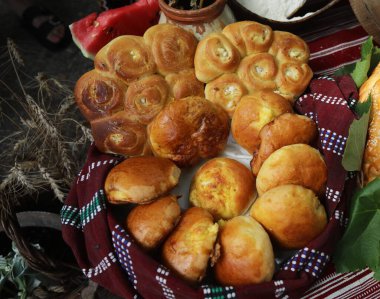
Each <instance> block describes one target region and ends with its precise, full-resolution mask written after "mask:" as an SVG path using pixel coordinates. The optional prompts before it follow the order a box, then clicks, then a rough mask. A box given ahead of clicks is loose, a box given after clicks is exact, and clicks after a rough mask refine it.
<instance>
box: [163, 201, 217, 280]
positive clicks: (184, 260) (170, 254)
mask: <svg viewBox="0 0 380 299" xmlns="http://www.w3.org/2000/svg"><path fill="white" fill-rule="evenodd" d="M217 235H218V224H216V223H215V224H214V220H213V218H212V216H211V214H210V213H209V212H207V211H206V210H204V209H201V208H198V207H193V208H190V209H188V210H186V212H185V213H184V214H183V216H182V217H181V220H180V222H179V223H178V225H177V227H176V228H175V230H174V232H173V233H172V234H170V235H169V237H168V239H167V240H166V241H165V243H164V245H163V248H162V258H163V261H164V263H165V264H166V265H167V266H168V267H169V268H170V269H171V270H172V271H174V273H176V274H177V275H179V276H180V277H182V278H183V279H185V280H187V281H189V282H200V281H201V280H202V279H203V277H204V276H205V274H206V269H207V266H208V261H209V259H210V257H211V255H212V253H213V249H214V243H215V240H216V238H217Z"/></svg>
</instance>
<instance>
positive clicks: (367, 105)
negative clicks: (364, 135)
mask: <svg viewBox="0 0 380 299" xmlns="http://www.w3.org/2000/svg"><path fill="white" fill-rule="evenodd" d="M371 105H372V97H371V95H369V96H368V99H367V101H365V102H357V103H356V105H355V108H354V110H355V113H356V114H357V115H358V116H359V117H361V116H363V114H364V113H367V112H369V111H370V109H371Z"/></svg>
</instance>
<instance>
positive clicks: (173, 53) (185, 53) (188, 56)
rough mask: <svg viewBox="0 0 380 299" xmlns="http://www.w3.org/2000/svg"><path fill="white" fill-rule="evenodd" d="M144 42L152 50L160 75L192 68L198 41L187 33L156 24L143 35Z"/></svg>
mask: <svg viewBox="0 0 380 299" xmlns="http://www.w3.org/2000/svg"><path fill="white" fill-rule="evenodd" d="M144 40H145V42H146V43H147V45H148V46H149V47H150V48H151V49H152V53H153V57H154V61H155V62H156V64H157V69H158V72H159V73H160V74H162V75H164V76H165V75H167V74H169V73H176V72H179V71H181V70H183V69H187V68H193V67H194V54H195V49H196V47H197V43H198V41H197V39H196V38H195V36H194V35H193V34H192V33H190V32H189V31H186V30H185V29H183V28H181V27H178V26H176V25H173V24H157V25H155V26H152V27H150V28H149V29H148V30H147V31H146V32H145V33H144Z"/></svg>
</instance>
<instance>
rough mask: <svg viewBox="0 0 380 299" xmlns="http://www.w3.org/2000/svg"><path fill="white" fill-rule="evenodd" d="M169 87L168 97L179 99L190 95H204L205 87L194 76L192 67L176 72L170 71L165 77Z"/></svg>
mask: <svg viewBox="0 0 380 299" xmlns="http://www.w3.org/2000/svg"><path fill="white" fill-rule="evenodd" d="M165 80H166V81H167V82H168V84H169V87H170V98H173V99H174V100H179V99H182V98H186V97H190V96H199V97H204V96H205V91H204V89H205V87H204V84H203V83H202V82H201V81H198V79H197V78H196V77H195V71H194V69H193V68H192V69H186V70H183V71H180V72H178V73H171V74H169V75H167V76H166V77H165Z"/></svg>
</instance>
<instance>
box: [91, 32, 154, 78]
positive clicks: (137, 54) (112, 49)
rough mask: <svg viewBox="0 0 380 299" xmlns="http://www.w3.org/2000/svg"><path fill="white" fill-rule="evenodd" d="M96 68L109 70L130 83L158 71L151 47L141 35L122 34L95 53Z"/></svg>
mask: <svg viewBox="0 0 380 299" xmlns="http://www.w3.org/2000/svg"><path fill="white" fill-rule="evenodd" d="M94 62H95V68H96V69H98V70H100V71H105V72H109V73H110V74H112V75H113V76H115V77H117V78H120V79H122V80H123V81H124V82H125V83H127V84H129V83H132V82H133V81H136V80H138V79H139V78H141V77H142V76H145V75H151V74H153V73H155V72H156V64H155V62H154V59H153V54H152V51H151V49H150V48H149V47H148V46H147V45H146V44H145V42H144V39H143V38H142V37H141V36H134V35H122V36H119V37H116V38H115V39H113V40H112V41H110V42H109V43H108V44H107V45H105V46H104V47H103V48H102V49H100V51H99V52H98V53H97V54H96V55H95V59H94Z"/></svg>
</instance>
